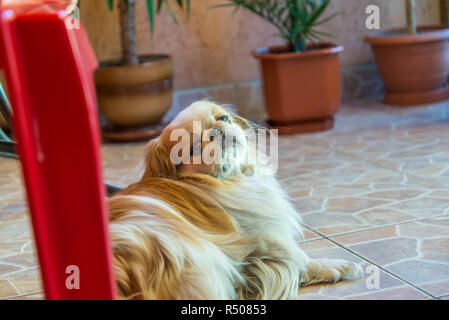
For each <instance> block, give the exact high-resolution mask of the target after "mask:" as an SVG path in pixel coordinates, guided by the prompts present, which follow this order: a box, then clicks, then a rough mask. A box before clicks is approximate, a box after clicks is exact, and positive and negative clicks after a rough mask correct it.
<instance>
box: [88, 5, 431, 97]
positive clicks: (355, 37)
mask: <svg viewBox="0 0 449 320" xmlns="http://www.w3.org/2000/svg"><path fill="white" fill-rule="evenodd" d="M223 2H224V1H223V0H192V12H191V15H190V18H186V16H185V15H184V14H183V13H181V12H179V10H176V13H177V16H178V17H179V20H180V24H179V25H175V24H173V23H172V22H171V20H170V17H169V15H168V14H167V12H166V11H164V12H162V14H161V15H160V16H158V17H157V20H156V32H155V34H154V35H153V38H151V37H150V35H149V24H148V18H147V14H146V8H145V1H144V0H137V17H136V20H137V37H138V47H139V52H140V53H142V54H144V53H169V54H171V55H173V56H174V58H175V83H176V87H177V88H191V87H199V86H209V85H219V84H225V83H231V82H240V81H247V80H252V79H259V78H260V74H259V70H258V65H257V62H256V61H255V60H254V59H253V58H252V57H251V55H250V52H251V50H253V49H254V48H258V47H262V46H265V45H273V44H278V43H282V40H281V39H279V38H277V37H274V36H273V34H275V33H276V30H275V29H274V28H273V27H272V26H271V25H270V24H268V23H267V22H265V21H264V20H262V19H260V18H259V17H257V16H254V15H253V14H251V13H250V12H247V11H245V10H241V11H239V12H237V13H236V14H235V15H234V16H232V9H229V8H220V9H208V8H209V7H210V6H211V5H213V4H217V3H223ZM416 2H417V10H416V11H417V20H418V23H419V24H437V23H439V21H440V6H439V0H419V1H416ZM369 4H376V5H378V6H379V7H380V8H381V27H382V28H390V27H400V26H403V25H405V13H404V12H405V1H403V0H332V2H331V5H330V6H329V8H328V9H327V12H326V13H325V14H330V13H333V12H336V11H338V12H340V15H339V16H338V17H337V18H335V19H334V20H332V21H330V22H329V23H327V24H326V25H324V26H323V28H322V30H323V31H328V32H331V33H332V34H334V35H335V38H334V39H333V41H335V42H339V43H342V44H343V45H344V46H345V51H344V52H343V54H342V55H341V64H342V66H350V65H358V64H361V63H366V62H370V61H372V55H371V51H370V48H369V46H368V45H366V44H365V43H364V42H363V37H364V35H365V34H367V33H368V30H366V29H365V27H364V25H365V17H366V16H365V8H366V6H367V5H369ZM81 19H82V22H83V24H84V25H85V27H86V29H87V31H88V34H89V38H90V40H91V42H92V45H93V47H94V49H95V52H96V54H97V56H98V58H99V60H105V59H111V58H117V57H119V56H120V51H121V49H120V43H119V29H118V23H117V21H118V12H117V10H114V12H113V13H109V12H108V11H107V9H106V6H105V4H104V1H103V0H89V1H82V4H81Z"/></svg>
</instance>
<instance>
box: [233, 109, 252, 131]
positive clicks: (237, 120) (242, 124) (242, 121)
mask: <svg viewBox="0 0 449 320" xmlns="http://www.w3.org/2000/svg"><path fill="white" fill-rule="evenodd" d="M232 119H233V120H234V122H235V123H237V124H238V125H239V126H240V127H241V128H242V129H243V130H247V129H249V128H251V123H250V122H249V121H248V120H246V119H245V118H243V117H241V116H239V115H237V114H235V113H232Z"/></svg>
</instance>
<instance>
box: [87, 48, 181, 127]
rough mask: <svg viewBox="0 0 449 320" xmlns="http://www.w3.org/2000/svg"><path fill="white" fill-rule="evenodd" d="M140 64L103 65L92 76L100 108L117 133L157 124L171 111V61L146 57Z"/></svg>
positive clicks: (143, 57)
mask: <svg viewBox="0 0 449 320" xmlns="http://www.w3.org/2000/svg"><path fill="white" fill-rule="evenodd" d="M140 61H141V63H140V64H139V65H120V64H118V63H114V62H106V63H102V64H101V65H100V68H99V69H98V70H97V71H96V72H95V82H96V87H97V95H98V103H99V108H100V110H101V112H102V113H103V115H104V116H105V117H106V119H107V120H108V121H109V122H111V123H112V124H113V125H115V127H117V128H120V129H123V128H124V129H129V130H131V131H132V130H138V128H141V127H142V128H143V127H148V126H152V125H155V124H158V123H159V122H160V121H161V119H162V117H163V116H164V115H165V114H166V112H167V111H168V109H169V108H170V107H171V103H172V91H173V90H172V78H173V61H172V58H171V57H170V56H167V55H147V56H141V57H140Z"/></svg>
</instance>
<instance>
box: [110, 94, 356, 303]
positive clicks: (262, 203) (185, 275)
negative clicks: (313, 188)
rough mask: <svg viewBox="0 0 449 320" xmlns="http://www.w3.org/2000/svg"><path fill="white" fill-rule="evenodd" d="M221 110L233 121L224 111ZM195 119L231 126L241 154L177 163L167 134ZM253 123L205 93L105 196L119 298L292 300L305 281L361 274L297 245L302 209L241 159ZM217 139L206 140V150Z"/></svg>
mask: <svg viewBox="0 0 449 320" xmlns="http://www.w3.org/2000/svg"><path fill="white" fill-rule="evenodd" d="M223 115H226V116H227V117H229V119H230V121H226V122H225V121H220V120H218V119H221V118H222V117H223ZM226 119H227V118H226ZM193 120H197V121H201V125H202V129H203V130H204V132H206V131H207V130H211V129H214V128H221V129H223V130H226V134H228V132H231V134H232V135H234V136H235V138H236V141H238V143H237V144H235V145H234V146H233V152H235V153H234V155H235V154H237V157H236V158H233V159H232V160H231V162H229V163H227V164H226V165H221V164H220V165H217V164H210V165H206V164H204V163H201V164H178V165H174V164H173V162H172V160H171V158H170V152H171V150H172V148H174V146H175V144H176V143H177V141H171V140H170V133H171V132H173V130H175V129H176V128H183V129H186V130H187V131H188V132H190V133H192V121H193ZM249 127H250V125H249V123H248V122H247V121H246V120H244V119H243V118H240V117H237V116H236V115H234V114H233V113H230V112H228V111H226V110H225V109H223V108H222V107H220V106H218V105H216V104H213V103H210V102H206V101H200V102H197V103H195V104H193V105H192V106H190V107H189V108H187V109H186V110H185V111H183V112H182V113H181V114H180V115H179V116H178V117H177V118H176V119H175V120H174V121H173V122H172V123H171V124H170V125H169V126H168V127H167V128H166V129H165V130H164V131H163V133H162V134H161V136H160V137H159V138H157V139H155V140H153V141H151V142H150V143H149V146H148V156H147V159H146V169H145V173H144V175H143V177H142V179H141V180H140V181H139V182H137V183H135V184H133V185H131V186H129V187H128V188H126V189H125V190H123V191H120V192H118V193H117V194H115V195H114V196H113V197H112V198H111V199H110V200H109V202H108V206H109V212H110V232H111V237H112V242H113V250H114V263H115V273H116V277H117V283H118V288H119V294H120V296H121V297H122V298H125V299H292V298H295V297H296V295H297V293H298V289H299V286H300V285H301V284H302V285H305V284H311V283H317V282H336V281H338V280H342V279H348V280H351V279H356V278H359V277H360V276H361V274H362V270H361V268H360V267H359V266H358V265H356V264H353V263H350V262H347V261H344V260H326V259H319V260H312V259H310V258H309V257H308V256H307V255H306V254H305V253H304V252H302V251H301V250H300V249H299V247H298V246H297V240H298V239H299V238H300V236H301V235H302V232H301V226H300V220H299V215H298V214H297V212H296V211H295V209H294V207H293V206H292V205H291V203H290V201H289V200H288V197H287V195H286V193H285V192H284V190H283V189H282V188H281V186H280V185H279V183H278V182H277V180H276V178H275V175H274V174H270V173H269V171H267V170H265V171H262V170H260V168H259V166H260V165H249V164H247V163H244V162H242V161H241V159H242V158H241V157H240V158H239V154H240V153H244V152H246V151H248V149H251V148H252V147H253V146H251V145H249V144H246V143H245V142H244V137H245V130H246V129H248V128H249ZM211 143H213V142H212V141H205V142H204V141H202V142H201V148H202V150H204V148H205V147H206V146H207V145H208V144H211ZM214 143H216V142H214ZM222 157H224V158H225V157H229V150H223V155H222Z"/></svg>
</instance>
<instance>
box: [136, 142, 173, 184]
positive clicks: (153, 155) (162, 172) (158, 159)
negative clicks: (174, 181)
mask: <svg viewBox="0 0 449 320" xmlns="http://www.w3.org/2000/svg"><path fill="white" fill-rule="evenodd" d="M146 149H147V159H146V167H145V173H144V174H143V178H151V177H163V178H175V177H176V166H175V165H174V164H173V162H172V161H171V158H170V153H169V152H168V151H167V150H166V149H165V148H164V146H163V145H162V144H161V141H160V140H159V138H157V139H154V140H152V141H150V143H148V145H147V147H146Z"/></svg>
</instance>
